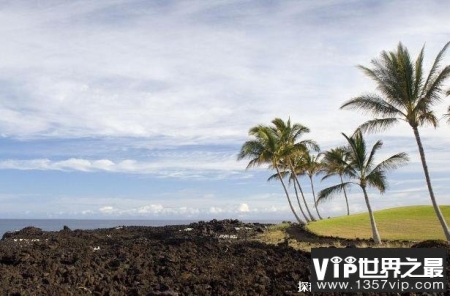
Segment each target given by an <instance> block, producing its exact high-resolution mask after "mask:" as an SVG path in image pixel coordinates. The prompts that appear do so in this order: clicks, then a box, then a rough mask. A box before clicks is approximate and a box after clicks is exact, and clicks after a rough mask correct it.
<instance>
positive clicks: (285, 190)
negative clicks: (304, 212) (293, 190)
mask: <svg viewBox="0 0 450 296" xmlns="http://www.w3.org/2000/svg"><path fill="white" fill-rule="evenodd" d="M274 167H275V169H276V170H277V174H278V177H279V178H280V181H281V185H283V189H284V193H285V194H286V198H287V200H288V202H289V206H290V207H291V211H292V213H293V214H294V216H295V219H297V221H298V223H300V224H305V222H303V221H302V220H301V219H300V218H299V216H297V213H296V212H295V210H294V207H293V206H292V203H291V198H290V197H289V192H288V191H287V188H286V184H284V181H283V177H282V176H281V174H280V170H279V169H278V165H277V164H276V163H274Z"/></svg>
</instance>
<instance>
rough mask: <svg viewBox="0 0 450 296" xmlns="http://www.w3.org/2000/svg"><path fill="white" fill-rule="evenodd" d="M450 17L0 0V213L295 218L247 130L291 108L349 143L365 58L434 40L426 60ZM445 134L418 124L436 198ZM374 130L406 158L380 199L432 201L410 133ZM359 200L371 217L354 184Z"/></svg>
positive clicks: (334, 8) (448, 196) (309, 7)
mask: <svg viewBox="0 0 450 296" xmlns="http://www.w3.org/2000/svg"><path fill="white" fill-rule="evenodd" d="M448 15H450V6H449V5H448V3H447V2H446V1H340V0H329V1H131V0H130V1H111V0H108V1H101V0H98V1H57V0H55V1H39V2H30V1H7V2H3V3H1V4H0V40H2V46H1V47H0V115H1V116H0V203H1V207H0V218H86V219H88V218H89V219H92V218H99V219H106V218H111V219H136V218H137V219H212V218H239V219H282V220H289V219H293V216H292V214H291V213H290V211H289V208H288V206H287V202H286V199H285V196H284V195H283V191H282V188H281V186H280V185H279V184H278V183H276V182H274V183H267V182H266V179H267V177H268V176H269V175H270V174H271V173H270V172H269V171H267V170H266V169H265V168H260V169H255V170H249V171H246V170H245V167H246V163H245V161H243V162H237V161H236V154H237V153H238V151H239V148H240V146H241V145H242V143H243V142H244V141H246V140H248V139H249V138H248V136H247V132H248V129H249V128H250V127H252V126H254V125H256V124H260V123H264V124H268V123H269V122H270V121H271V120H272V119H273V118H275V117H281V118H283V119H287V118H288V117H290V118H291V120H292V121H294V122H298V123H301V124H303V125H306V126H308V127H309V128H310V129H311V133H310V134H308V135H307V137H305V139H306V138H310V139H314V140H316V141H317V142H318V143H319V144H320V145H321V148H322V149H323V150H326V149H329V148H332V147H335V146H337V145H342V144H343V143H344V138H343V137H342V135H341V132H344V133H347V134H350V133H351V132H352V131H353V130H354V129H355V128H356V127H357V126H358V125H359V124H360V123H362V122H363V121H364V120H366V119H368V117H366V116H364V115H360V114H357V113H355V112H353V111H341V110H339V106H340V105H341V104H342V103H343V102H344V101H346V100H348V99H350V98H352V97H354V96H357V95H359V94H362V93H366V92H371V91H373V90H374V87H375V86H374V84H373V83H372V82H371V81H370V80H369V79H368V78H366V77H364V76H363V74H362V73H361V72H360V71H359V70H358V69H357V68H356V65H358V64H363V65H369V63H370V61H371V59H373V58H376V57H378V55H379V53H380V52H381V51H382V50H393V49H394V48H395V47H396V45H397V44H398V42H399V41H401V42H403V43H404V44H405V45H406V46H407V47H408V48H409V49H410V52H411V55H412V56H413V57H415V56H417V54H418V52H419V51H420V49H421V47H422V46H423V45H424V44H426V51H425V54H426V55H425V65H426V66H427V68H429V65H430V63H431V62H432V60H433V59H434V57H435V56H436V54H437V53H438V52H439V50H440V49H441V48H442V47H443V46H444V44H445V43H446V42H447V41H449V40H450V31H449V28H450V20H449V18H448ZM444 62H445V64H449V63H450V54H448V55H447V57H446V58H445V60H444ZM449 86H450V85H449ZM448 105H450V98H443V102H442V104H440V105H438V106H436V113H437V114H438V116H441V114H443V113H444V111H445V110H446V108H447V106H448ZM449 128H450V126H449V125H447V124H446V123H445V122H444V121H442V122H441V125H440V127H439V128H438V129H433V128H423V129H422V130H421V134H422V137H423V141H424V146H425V151H426V153H427V155H428V160H429V168H430V171H431V176H432V182H433V185H434V187H435V191H436V196H437V199H438V202H439V203H441V204H449V203H450V193H449V192H450V182H449V180H450V169H449V164H450V161H449V158H448V147H449V144H450V140H449V137H448V133H449ZM368 139H369V142H372V143H373V141H375V140H377V139H382V140H383V141H384V143H385V147H384V148H383V150H382V153H381V154H380V157H383V156H389V155H391V154H394V153H398V152H401V151H404V152H408V153H409V154H410V157H411V163H410V164H409V165H408V166H406V167H404V168H401V169H400V170H398V171H397V172H395V173H392V174H391V175H390V189H389V190H388V191H387V192H386V193H385V194H384V195H383V196H380V195H379V194H377V193H376V192H372V193H371V197H372V206H373V208H375V209H382V208H387V207H392V206H403V205H412V204H430V202H429V198H428V195H427V191H426V187H425V182H424V180H423V173H422V171H421V165H420V163H419V158H418V153H417V148H416V144H415V141H414V138H413V133H412V131H411V130H410V129H409V128H408V126H406V125H398V126H396V127H395V128H393V129H391V130H390V131H388V132H386V133H383V134H377V135H371V136H369V137H368ZM319 179H320V178H318V179H317V183H316V187H317V188H318V189H320V188H323V187H324V186H326V185H331V184H330V183H328V184H327V183H320V180H319ZM302 181H303V184H304V187H305V191H306V192H307V198H308V200H309V201H310V202H311V203H312V196H311V193H310V192H311V191H310V188H309V185H308V182H307V180H306V179H303V180H302ZM331 182H333V181H331ZM350 201H351V211H352V212H361V211H365V205H364V201H363V199H362V197H361V194H360V192H359V191H358V190H357V188H355V189H354V190H352V192H351V196H350ZM319 210H320V211H321V212H322V215H323V216H325V217H327V216H335V215H340V214H343V213H344V210H345V204H344V202H343V199H342V198H338V197H337V198H336V199H335V200H334V201H332V202H329V203H326V204H323V205H322V206H320V208H319Z"/></svg>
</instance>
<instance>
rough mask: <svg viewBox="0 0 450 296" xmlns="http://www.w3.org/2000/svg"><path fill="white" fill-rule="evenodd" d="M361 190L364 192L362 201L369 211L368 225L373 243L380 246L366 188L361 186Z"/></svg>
mask: <svg viewBox="0 0 450 296" xmlns="http://www.w3.org/2000/svg"><path fill="white" fill-rule="evenodd" d="M361 188H362V190H363V192H364V199H365V200H366V206H367V209H368V210H369V217H370V225H371V226H372V237H373V241H374V242H375V243H376V244H378V245H379V244H381V238H380V234H379V233H378V228H377V223H376V222H375V217H374V216H373V212H372V207H371V206H370V203H369V196H368V195H367V191H366V188H365V187H363V186H361Z"/></svg>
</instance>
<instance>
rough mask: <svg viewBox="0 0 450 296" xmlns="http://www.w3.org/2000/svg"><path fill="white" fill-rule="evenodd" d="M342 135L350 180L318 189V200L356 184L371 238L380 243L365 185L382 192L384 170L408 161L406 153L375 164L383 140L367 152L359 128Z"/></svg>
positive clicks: (320, 200) (383, 188)
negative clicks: (368, 222) (345, 144)
mask: <svg viewBox="0 0 450 296" xmlns="http://www.w3.org/2000/svg"><path fill="white" fill-rule="evenodd" d="M342 135H343V136H344V137H345V139H346V140H347V142H348V145H349V155H348V161H347V167H348V170H347V174H348V176H349V177H350V178H351V179H350V181H347V182H344V183H341V184H338V185H335V186H331V187H328V188H326V189H323V190H322V191H320V192H319V198H318V202H322V201H325V200H327V199H328V198H330V197H332V196H333V195H334V194H336V193H339V192H341V191H342V190H343V189H344V188H346V187H349V186H351V185H358V186H359V187H361V189H362V191H363V194H364V200H365V202H366V206H367V210H368V211H369V217H370V224H371V226H372V236H373V240H374V242H375V243H376V244H380V243H381V239H380V234H379V233H378V229H377V225H376V222H375V217H374V215H373V212H372V208H371V206H370V202H369V196H368V195H367V187H374V188H376V189H378V190H379V191H380V193H384V192H385V190H386V186H387V181H386V172H387V171H389V170H392V169H395V168H397V167H398V166H400V165H402V164H404V163H406V162H407V161H408V156H407V154H406V153H398V154H395V155H393V156H391V157H389V158H388V159H386V160H384V161H382V162H380V163H379V164H378V165H375V164H374V157H375V153H376V152H377V151H378V150H379V149H381V147H382V146H383V142H381V141H377V142H376V143H375V144H374V145H373V147H372V150H371V151H370V153H369V154H367V149H366V142H365V140H364V138H363V136H362V133H361V131H360V130H356V132H355V133H354V134H353V135H352V136H351V137H348V136H347V135H345V134H344V133H342Z"/></svg>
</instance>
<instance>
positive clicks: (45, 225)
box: [0, 219, 281, 238]
mask: <svg viewBox="0 0 450 296" xmlns="http://www.w3.org/2000/svg"><path fill="white" fill-rule="evenodd" d="M197 221H198V220H74V219H68V220H64V219H0V238H1V237H2V236H3V234H4V233H5V232H7V231H15V230H20V229H22V228H24V227H27V226H34V227H38V228H41V229H42V230H44V231H59V230H61V229H63V227H64V226H68V227H69V228H70V229H72V230H75V229H97V228H111V227H116V226H164V225H187V224H189V223H192V222H197ZM245 222H260V223H273V224H275V223H280V222H281V221H245Z"/></svg>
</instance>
